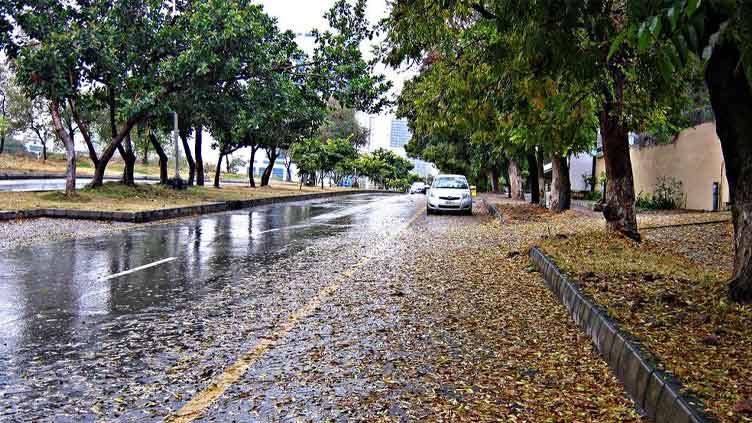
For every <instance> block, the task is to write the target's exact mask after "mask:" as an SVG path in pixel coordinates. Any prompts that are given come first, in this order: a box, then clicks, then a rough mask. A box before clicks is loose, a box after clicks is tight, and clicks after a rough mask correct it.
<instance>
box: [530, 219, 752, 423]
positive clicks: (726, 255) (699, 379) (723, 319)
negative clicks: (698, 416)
mask: <svg viewBox="0 0 752 423" xmlns="http://www.w3.org/2000/svg"><path fill="white" fill-rule="evenodd" d="M668 217H670V216H663V219H664V220H669V219H667V218H668ZM681 217H682V216H681V215H676V216H675V218H677V219H679V218H681ZM665 223H669V222H668V221H666V222H665ZM642 233H643V236H644V237H645V240H644V241H643V242H642V243H636V242H633V241H631V240H628V239H624V238H621V237H619V236H616V235H610V234H606V233H605V232H604V231H599V230H595V231H587V232H582V233H577V234H573V235H569V236H558V237H550V238H548V239H546V240H544V241H542V242H541V244H540V246H541V247H542V249H543V250H544V251H545V252H546V254H548V255H549V256H551V257H552V258H553V259H554V261H555V262H556V264H557V265H558V266H559V267H560V268H562V269H563V270H564V271H565V272H567V273H568V274H569V275H570V276H571V277H572V278H573V279H575V280H576V281H578V283H579V284H580V286H581V288H582V289H583V290H584V292H585V293H587V294H588V295H589V296H591V297H592V298H593V299H594V300H595V302H597V303H598V304H599V305H601V306H602V307H604V308H605V309H607V310H608V313H609V314H610V315H611V316H613V317H614V318H616V319H617V320H618V322H619V323H620V324H621V325H622V327H623V328H624V329H625V330H626V331H628V332H629V333H631V334H632V335H633V336H634V337H635V338H636V339H637V340H638V342H640V343H641V344H642V345H643V346H644V347H645V349H646V350H647V351H649V353H651V354H652V355H653V356H654V358H655V359H656V361H657V363H658V365H659V367H662V368H663V369H665V370H666V371H668V372H669V373H672V374H673V375H675V376H676V377H677V378H678V380H679V381H680V382H681V383H682V385H683V388H684V389H685V390H686V391H687V392H689V393H691V394H693V395H695V396H696V397H698V398H699V399H701V400H702V402H703V403H704V405H705V407H706V408H707V409H708V410H709V411H710V412H712V413H713V414H715V415H716V416H718V417H719V418H720V420H721V421H723V422H749V421H752V348H750V340H752V325H750V324H749V322H750V321H752V306H740V305H738V304H734V303H732V302H730V301H729V300H728V299H727V298H728V287H727V280H728V279H729V277H730V275H731V269H732V266H733V250H732V233H733V228H732V226H731V223H717V224H703V225H691V226H684V227H664V228H655V229H645V230H643V231H642Z"/></svg>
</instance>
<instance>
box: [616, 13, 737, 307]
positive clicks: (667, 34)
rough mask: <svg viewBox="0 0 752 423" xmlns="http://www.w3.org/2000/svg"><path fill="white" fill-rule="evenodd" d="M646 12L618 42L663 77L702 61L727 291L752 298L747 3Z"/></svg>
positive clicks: (732, 294) (735, 296) (623, 33)
mask: <svg viewBox="0 0 752 423" xmlns="http://www.w3.org/2000/svg"><path fill="white" fill-rule="evenodd" d="M644 8H645V13H644V15H645V16H646V17H645V18H644V19H643V20H642V21H639V22H634V23H633V24H632V25H629V26H627V27H625V28H624V30H623V31H622V33H621V38H620V40H621V41H620V43H623V44H625V45H628V46H629V47H630V48H633V49H636V50H638V51H640V52H641V54H644V55H647V56H650V57H652V58H653V59H654V60H655V61H656V62H657V63H658V65H659V69H660V72H661V74H662V75H663V78H664V79H665V80H671V79H672V78H675V75H676V74H677V73H680V72H685V71H686V68H687V67H688V66H689V67H691V66H692V65H693V64H694V63H695V62H696V60H697V58H698V57H699V58H702V59H705V60H706V61H707V64H706V67H705V82H706V84H707V88H708V91H709V94H710V101H711V104H712V106H713V112H714V114H715V119H716V132H717V133H718V137H719V138H720V140H721V148H722V150H723V156H724V160H725V164H726V176H727V178H728V182H729V190H730V199H731V210H732V215H733V221H734V247H735V258H734V273H733V276H732V279H731V282H730V284H729V287H730V289H729V296H730V297H731V298H732V299H733V300H736V301H740V302H747V303H749V302H752V222H750V220H749V217H748V216H749V215H750V213H752V166H750V163H752V122H751V121H750V119H749V117H750V116H752V3H750V2H749V1H745V0H728V1H713V0H711V1H705V2H701V1H700V0H686V1H678V0H671V1H667V2H658V1H646V2H645V4H644Z"/></svg>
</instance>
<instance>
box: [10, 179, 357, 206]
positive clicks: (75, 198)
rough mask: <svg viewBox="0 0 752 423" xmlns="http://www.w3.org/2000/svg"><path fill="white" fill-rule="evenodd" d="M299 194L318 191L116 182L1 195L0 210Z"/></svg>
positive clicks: (284, 185) (287, 185) (190, 203)
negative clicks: (72, 191) (178, 187)
mask: <svg viewBox="0 0 752 423" xmlns="http://www.w3.org/2000/svg"><path fill="white" fill-rule="evenodd" d="M325 189H326V190H327V191H329V190H339V189H342V188H337V187H334V188H328V187H326V188H325ZM301 191H302V192H303V193H306V192H321V189H320V188H318V187H303V188H300V187H299V186H298V185H297V184H294V183H285V182H273V183H271V184H270V185H268V186H266V187H263V188H258V189H251V188H249V187H247V186H240V185H226V186H224V187H222V188H214V187H200V186H192V187H188V188H187V189H185V190H175V189H172V188H169V187H165V186H162V185H158V184H153V185H149V184H138V185H135V186H127V185H123V184H121V183H119V182H105V183H104V184H103V185H102V186H101V187H99V188H96V189H94V188H84V189H79V190H77V191H76V194H75V195H66V194H64V193H62V192H58V191H52V192H8V193H3V195H2V198H3V205H2V209H3V210H24V209H35V208H58V209H78V210H97V211H129V212H135V211H146V210H155V209H165V208H172V207H182V206H194V205H200V204H207V203H216V202H222V201H234V200H250V199H254V198H265V197H279V196H287V195H297V194H300V193H301Z"/></svg>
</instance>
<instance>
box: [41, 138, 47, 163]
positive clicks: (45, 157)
mask: <svg viewBox="0 0 752 423" xmlns="http://www.w3.org/2000/svg"><path fill="white" fill-rule="evenodd" d="M42 161H45V162H46V161H47V143H46V142H45V141H42Z"/></svg>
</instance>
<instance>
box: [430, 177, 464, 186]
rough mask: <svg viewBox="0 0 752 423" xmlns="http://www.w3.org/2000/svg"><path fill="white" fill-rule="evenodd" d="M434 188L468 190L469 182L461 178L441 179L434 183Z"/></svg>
mask: <svg viewBox="0 0 752 423" xmlns="http://www.w3.org/2000/svg"><path fill="white" fill-rule="evenodd" d="M433 187H434V188H454V189H467V181H466V180H465V178H460V177H448V178H439V179H437V180H436V181H435V182H434V183H433Z"/></svg>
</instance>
